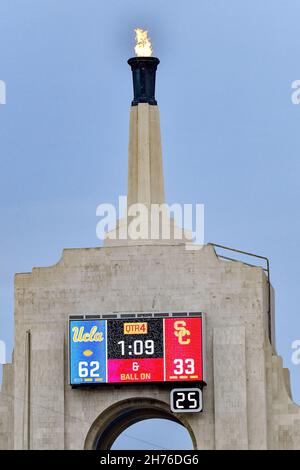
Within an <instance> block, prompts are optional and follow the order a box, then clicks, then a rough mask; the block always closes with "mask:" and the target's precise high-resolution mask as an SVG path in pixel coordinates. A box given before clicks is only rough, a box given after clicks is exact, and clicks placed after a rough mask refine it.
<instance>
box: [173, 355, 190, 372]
mask: <svg viewBox="0 0 300 470" xmlns="http://www.w3.org/2000/svg"><path fill="white" fill-rule="evenodd" d="M173 363H174V374H176V375H183V374H186V375H193V374H194V373H195V360H194V359H192V358H188V359H174V361H173Z"/></svg>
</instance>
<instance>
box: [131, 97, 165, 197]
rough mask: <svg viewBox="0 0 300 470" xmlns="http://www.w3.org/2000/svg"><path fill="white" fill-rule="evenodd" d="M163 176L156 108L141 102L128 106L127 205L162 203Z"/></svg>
mask: <svg viewBox="0 0 300 470" xmlns="http://www.w3.org/2000/svg"><path fill="white" fill-rule="evenodd" d="M163 202H164V178H163V166H162V152H161V135H160V121H159V111H158V107H157V106H153V105H149V104H147V103H141V104H138V105H137V106H132V107H131V112H130V128H129V155H128V206H130V205H131V204H134V203H143V204H146V205H150V204H151V203H158V204H162V203H163Z"/></svg>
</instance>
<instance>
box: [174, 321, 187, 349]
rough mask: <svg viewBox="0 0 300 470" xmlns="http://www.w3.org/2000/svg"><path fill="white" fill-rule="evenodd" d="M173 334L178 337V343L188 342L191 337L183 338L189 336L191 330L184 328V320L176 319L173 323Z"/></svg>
mask: <svg viewBox="0 0 300 470" xmlns="http://www.w3.org/2000/svg"><path fill="white" fill-rule="evenodd" d="M174 330H175V331H174V335H175V336H177V338H178V343H179V344H190V342H191V339H190V338H185V336H190V335H191V332H190V331H189V330H187V329H186V322H185V321H184V320H178V321H176V322H175V323H174Z"/></svg>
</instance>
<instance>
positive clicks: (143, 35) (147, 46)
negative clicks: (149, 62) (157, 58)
mask: <svg viewBox="0 0 300 470" xmlns="http://www.w3.org/2000/svg"><path fill="white" fill-rule="evenodd" d="M134 31H135V40H136V46H135V48H134V51H135V54H136V55H137V56H138V57H150V56H152V53H153V49H152V44H151V41H150V38H148V31H146V30H143V29H140V28H136V29H135V30H134Z"/></svg>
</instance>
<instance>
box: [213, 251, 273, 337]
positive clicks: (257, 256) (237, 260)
mask: <svg viewBox="0 0 300 470" xmlns="http://www.w3.org/2000/svg"><path fill="white" fill-rule="evenodd" d="M208 245H211V246H213V247H214V248H221V249H222V250H227V251H231V252H233V253H239V254H241V255H246V256H251V257H253V258H257V259H260V260H263V261H264V262H265V266H262V265H259V264H251V263H247V262H245V261H243V260H240V259H236V258H231V257H229V256H224V255H222V254H219V253H217V251H216V250H215V253H216V255H217V256H218V258H221V259H225V260H228V261H235V262H238V263H243V264H246V265H247V266H251V267H253V268H261V269H263V270H264V272H265V273H266V276H267V281H268V333H269V339H270V342H271V343H272V325H271V321H272V320H271V281H270V261H269V259H268V258H266V256H261V255H257V254H255V253H250V252H248V251H243V250H237V249H236V248H230V247H229V246H224V245H219V244H217V243H208Z"/></svg>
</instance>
